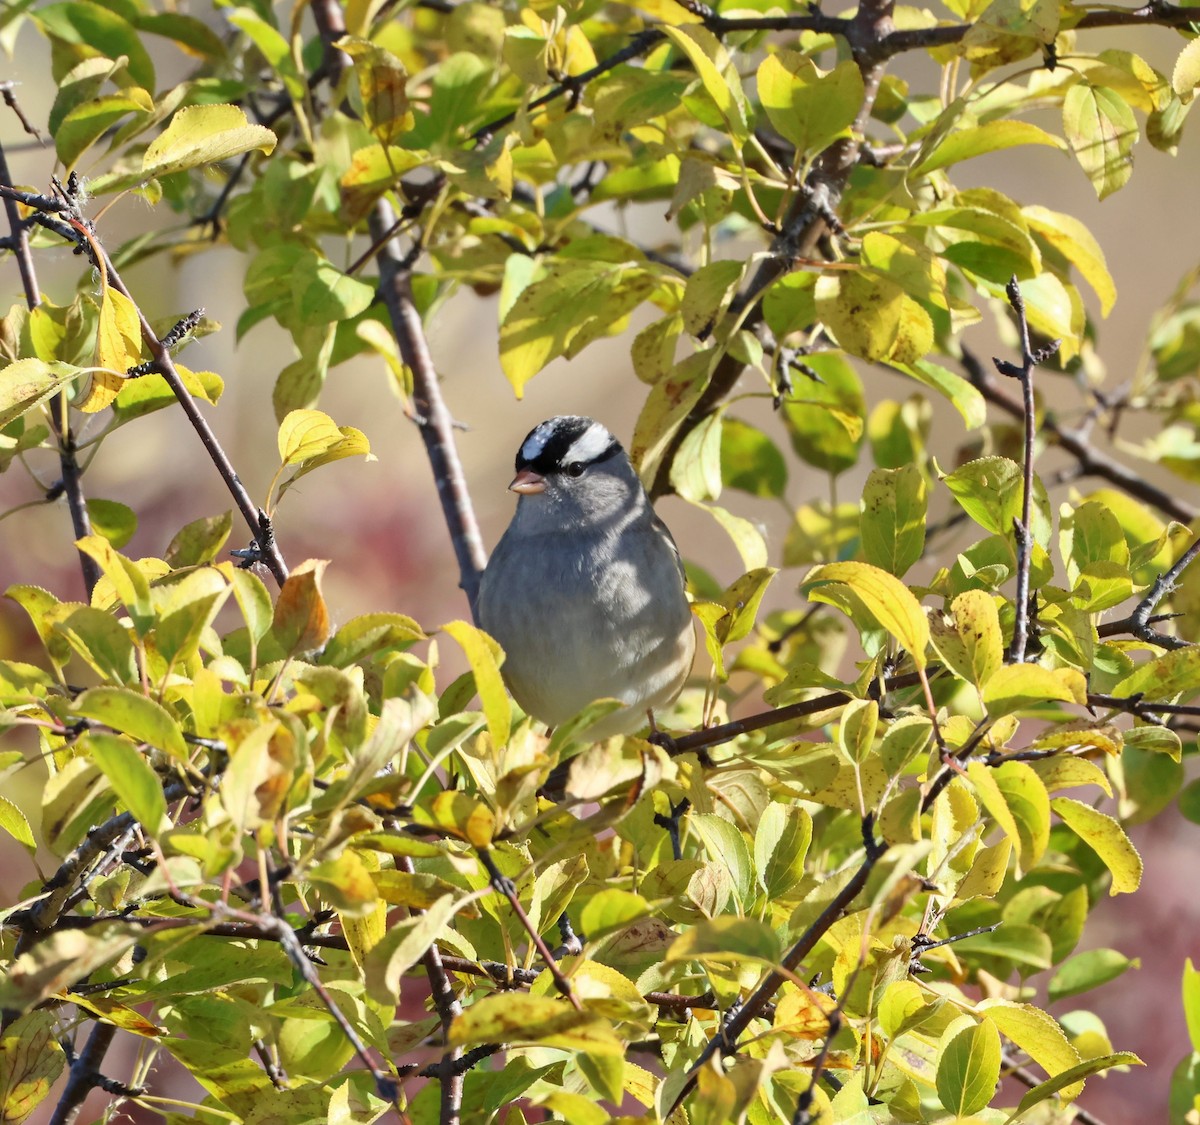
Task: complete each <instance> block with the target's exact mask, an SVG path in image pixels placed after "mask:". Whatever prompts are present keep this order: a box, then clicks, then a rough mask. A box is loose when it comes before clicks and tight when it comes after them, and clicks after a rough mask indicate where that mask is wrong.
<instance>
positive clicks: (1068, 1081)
mask: <svg viewBox="0 0 1200 1125" xmlns="http://www.w3.org/2000/svg"><path fill="white" fill-rule="evenodd" d="M1144 1065H1145V1064H1144V1063H1143V1062H1142V1060H1141V1059H1139V1058H1138V1057H1137V1055H1135V1054H1133V1053H1132V1052H1130V1051H1118V1052H1116V1053H1115V1054H1112V1055H1100V1056H1098V1057H1097V1058H1094V1059H1088V1060H1087V1061H1086V1062H1081V1063H1079V1064H1078V1065H1076V1066H1072V1067H1069V1068H1068V1069H1067V1070H1064V1071H1063V1072H1062V1073H1060V1074H1056V1075H1054V1077H1053V1078H1049V1079H1047V1080H1046V1081H1045V1082H1040V1083H1039V1084H1038V1085H1036V1086H1034V1087H1033V1089H1032V1090H1030V1091H1028V1092H1027V1093H1026V1094H1025V1096H1024V1097H1023V1098H1022V1099H1021V1102H1020V1104H1019V1105H1018V1106H1017V1110H1016V1112H1015V1113H1014V1114H1012V1116H1010V1117H1009V1118H1008V1119H1007V1121H1006V1122H1005V1125H1008V1122H1009V1121H1015V1120H1016V1119H1017V1118H1019V1117H1021V1116H1022V1115H1023V1114H1025V1113H1026V1112H1027V1111H1029V1110H1030V1109H1032V1108H1033V1107H1034V1106H1035V1105H1037V1104H1038V1103H1039V1102H1043V1101H1045V1100H1046V1099H1047V1098H1050V1097H1053V1096H1054V1095H1055V1094H1057V1093H1058V1092H1059V1091H1060V1090H1061V1091H1064V1094H1063V1100H1064V1101H1074V1099H1075V1098H1076V1097H1078V1096H1079V1095H1078V1093H1075V1094H1074V1095H1072V1096H1067V1095H1068V1092H1069V1091H1068V1089H1067V1088H1068V1087H1070V1088H1071V1089H1073V1090H1074V1089H1081V1088H1082V1085H1083V1080H1084V1079H1085V1078H1090V1077H1091V1076H1092V1075H1093V1074H1099V1073H1100V1072H1101V1071H1104V1070H1109V1069H1110V1068H1112V1067H1114V1066H1144Z"/></svg>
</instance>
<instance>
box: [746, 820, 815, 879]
mask: <svg viewBox="0 0 1200 1125" xmlns="http://www.w3.org/2000/svg"><path fill="white" fill-rule="evenodd" d="M812 834H813V825H812V817H811V816H809V814H808V813H807V811H805V810H804V809H803V808H800V807H798V806H789V805H783V804H780V803H779V802H778V801H772V802H771V803H770V804H768V805H767V807H766V808H765V809H763V811H762V815H761V816H760V817H759V819H758V824H757V826H756V827H755V829H754V869H755V871H756V872H757V873H758V881H759V885H760V886H761V887H762V889H763V891H764V892H765V893H766V895H767V897H768V898H769V899H773V900H778V899H780V898H782V897H784V896H786V895H788V894H790V893H791V892H793V891H794V890H795V888H796V887H797V886H798V885H799V883H800V880H801V879H802V878H803V876H804V860H805V857H806V856H807V855H808V848H809V845H810V844H811V843H812Z"/></svg>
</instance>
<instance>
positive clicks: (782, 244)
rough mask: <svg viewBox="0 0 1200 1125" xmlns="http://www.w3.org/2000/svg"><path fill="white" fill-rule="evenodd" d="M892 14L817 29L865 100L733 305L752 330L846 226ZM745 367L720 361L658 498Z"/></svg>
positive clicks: (670, 457) (664, 471) (671, 451)
mask: <svg viewBox="0 0 1200 1125" xmlns="http://www.w3.org/2000/svg"><path fill="white" fill-rule="evenodd" d="M891 12H892V5H891V2H890V0H884V2H872V3H863V4H860V5H859V8H858V11H857V12H856V13H855V14H854V16H852V17H851V18H849V19H839V20H835V21H832V22H833V23H835V24H836V25H837V26H822V27H819V28H818V27H815V26H814V27H813V28H812V30H820V31H826V32H829V33H831V34H836V35H840V36H842V37H843V38H844V39H845V40H846V42H847V43H848V44H849V45H850V50H851V52H852V54H853V56H854V59H855V61H856V62H857V63H858V67H859V70H860V72H861V74H862V78H863V101H862V105H861V106H860V107H859V111H858V115H857V116H856V117H855V120H854V124H853V125H852V126H851V133H852V136H851V137H848V138H842V139H840V140H837V141H835V142H834V143H833V144H831V145H830V146H829V147H828V148H827V149H825V151H824V152H822V153H821V155H820V156H819V157H818V158H817V160H816V162H815V164H814V166H813V170H812V172H811V173H810V174H809V176H808V178H807V179H806V180H805V182H804V183H803V184H802V185H801V186H800V190H799V191H797V193H796V197H795V199H794V200H793V201H792V204H791V206H790V207H789V209H788V213H787V216H786V217H785V219H784V220H783V224H782V229H781V230H780V231H779V233H778V234H777V235H776V237H775V239H774V240H773V242H772V244H771V249H770V253H769V254H768V255H767V256H766V257H765V258H764V260H763V261H762V263H761V264H760V265H759V266H758V268H757V269H756V270H755V272H754V276H753V277H752V278H751V279H750V281H749V283H748V284H747V286H746V288H745V290H744V291H743V292H742V293H740V294H739V295H738V297H737V298H736V299H735V300H734V301H733V303H732V304H731V306H730V310H729V313H728V314H727V315H728V316H730V317H743V318H744V319H743V324H744V325H745V326H746V327H747V328H750V329H751V330H753V329H755V328H756V327H757V326H758V324H760V323H761V322H762V320H763V313H762V303H761V300H760V298H761V297H762V295H763V293H764V292H765V291H766V289H767V288H768V287H769V286H770V285H771V284H772V282H774V281H776V280H777V279H779V278H780V277H782V276H784V274H786V273H788V272H789V271H790V270H791V269H792V265H793V263H794V262H795V261H796V260H798V259H809V258H812V257H813V256H814V254H815V253H816V251H817V248H818V245H819V244H820V242H821V240H822V239H823V238H826V237H827V236H828V235H830V234H834V233H837V232H838V231H840V230H841V223H840V221H839V220H838V217H837V207H838V204H839V202H840V201H841V196H842V192H843V190H844V189H845V186H846V183H847V181H848V180H849V178H850V173H851V172H852V171H853V170H854V168H855V166H856V165H857V164H858V160H859V155H860V152H861V147H862V137H863V136H864V134H865V131H866V127H867V124H868V122H869V121H870V116H871V110H872V108H873V107H874V105H875V99H876V97H877V95H878V93H879V86H880V82H881V81H882V79H883V71H884V65H883V64H884V60H885V58H886V55H885V53H884V52H882V51H881V49H880V44H881V42H883V41H885V40H886V37H887V35H888V33H890V31H891V28H892V20H891ZM783 18H784V19H785V20H792V19H796V18H803V19H805V20H813V19H815V18H817V17H814V16H812V15H809V14H807V13H806V14H805V15H804V16H803V17H783ZM819 19H820V20H821V21H825V20H826V19H827V17H824V16H821V17H819ZM744 22H745V21H743V20H738V19H728V20H726V19H723V18H718V19H717V21H716V24H715V25H710V26H709V30H711V31H713V32H714V33H716V34H722V33H723V32H725V31H739V30H745V27H744ZM747 309H749V312H747V311H746V310H747ZM743 370H744V365H743V364H742V362H741V361H740V360H738V359H737V358H736V357H734V356H732V355H730V354H729V352H725V353H724V354H723V355H722V356H721V358H720V359H719V360H718V361H717V364H716V367H715V369H714V371H713V375H712V379H711V380H710V381H709V385H708V387H707V388H705V390H704V392H703V394H701V396H700V399H699V401H698V402H697V403H696V405H695V407H693V408H692V410H691V411H690V412H689V414H688V415H687V417H686V418H685V419H684V420H683V422H682V423H681V425H680V426H679V428H678V429H677V430H676V432H675V433H674V435H673V436H672V437H671V439H670V441H669V442H668V443H667V448H666V451H665V453H664V454H663V458H662V461H661V462H660V464H659V466H658V469H657V472H656V473H655V478H654V481H653V483H652V485H651V487H650V495H651V496H652V497H654V498H657V497H659V496H663V495H665V494H666V493H668V492H669V491H670V490H671V465H672V463H673V462H674V460H675V455H676V454H677V453H678V452H679V448H680V446H681V445H682V444H683V442H684V439H685V438H686V437H687V435H688V434H689V433H691V432H692V430H694V429H695V428H696V427H697V426H698V425H700V423H701V422H703V421H704V420H705V419H706V418H707V417H708V416H709V415H710V414H711V413H712V412H713V411H714V410H716V409H717V408H718V407H719V406H720V405H721V403H722V402H724V401H725V399H726V398H727V397H728V396H729V395H730V393H732V391H733V388H734V386H735V385H736V384H737V381H738V379H740V378H741V375H742V371H743Z"/></svg>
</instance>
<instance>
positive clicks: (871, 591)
mask: <svg viewBox="0 0 1200 1125" xmlns="http://www.w3.org/2000/svg"><path fill="white" fill-rule="evenodd" d="M814 582H822V583H823V582H841V583H845V584H846V585H847V586H849V587H850V589H851V590H852V591H853V592H854V593H855V594H857V595H858V597H859V598H861V599H862V602H863V604H864V605H865V606H866V607H867V609H869V610H870V611H871V614H872V615H873V616H874V618H875V620H876V621H878V622H879V624H880V625H882V626H883V628H884V629H886V630H887V632H889V633H890V634H891V635H892V636H893V637H895V638H896V640H898V641H899V642H900V644H901V645H903V646H904V648H905V649H906V650H907V651H908V654H909V656H910V657H911V658H912V661H913V663H914V664H916V666H917V667H918V668H923V667H924V666H925V662H926V653H925V649H926V648H927V647H928V645H929V621H928V619H927V618H926V617H925V613H924V611H923V610H922V609H921V604H920V602H918V601H917V599H916V598H915V597H914V596H913V594H912V591H911V590H909V588H908V587H907V586H905V585H904V583H903V582H901V581H900V579H898V578H897V577H896V576H895V575H892V574H888V572H887V571H885V570H880V569H879V568H878V567H874V566H870V565H868V564H867V563H853V562H847V563H827V564H826V565H825V566H819V567H816V568H815V569H814V570H812V571H810V572H809V574H808V577H807V578H806V579H805V580H804V584H805V586H806V587H808V598H809V601H828V600H829V599H828V598H825V597H823V596H822V595H821V588H820V587H819V586H817V587H815V588H814V587H813V586H812V583H814ZM861 624H862V623H861V622H860V623H859V625H860V626H861Z"/></svg>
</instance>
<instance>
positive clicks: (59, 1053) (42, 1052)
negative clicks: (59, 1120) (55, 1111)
mask: <svg viewBox="0 0 1200 1125" xmlns="http://www.w3.org/2000/svg"><path fill="white" fill-rule="evenodd" d="M58 1031H59V1029H58V1020H57V1016H56V1015H55V1013H54V1012H48V1011H36V1012H28V1013H27V1014H26V1015H23V1016H21V1017H20V1018H19V1019H15V1020H13V1021H12V1022H11V1023H9V1024H8V1025H7V1026H6V1027H5V1029H4V1034H3V1036H0V1121H5V1122H12V1125H17V1123H18V1122H21V1121H24V1120H25V1118H27V1117H28V1116H29V1115H30V1114H31V1113H32V1112H33V1111H34V1110H35V1109H36V1108H37V1107H38V1106H39V1105H40V1104H41V1103H42V1102H43V1101H44V1100H45V1098H46V1095H47V1094H49V1093H50V1088H51V1087H52V1086H53V1085H54V1083H55V1081H56V1080H57V1078H58V1076H59V1075H60V1074H61V1073H62V1071H63V1067H64V1066H65V1065H66V1061H67V1060H66V1055H65V1054H64V1053H63V1049H62V1047H61V1046H60V1044H59V1042H58Z"/></svg>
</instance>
